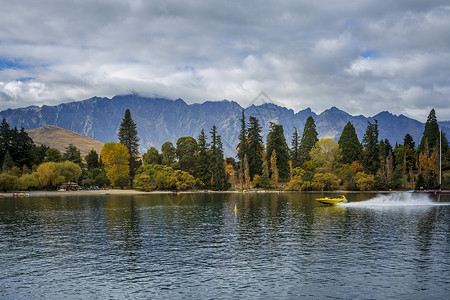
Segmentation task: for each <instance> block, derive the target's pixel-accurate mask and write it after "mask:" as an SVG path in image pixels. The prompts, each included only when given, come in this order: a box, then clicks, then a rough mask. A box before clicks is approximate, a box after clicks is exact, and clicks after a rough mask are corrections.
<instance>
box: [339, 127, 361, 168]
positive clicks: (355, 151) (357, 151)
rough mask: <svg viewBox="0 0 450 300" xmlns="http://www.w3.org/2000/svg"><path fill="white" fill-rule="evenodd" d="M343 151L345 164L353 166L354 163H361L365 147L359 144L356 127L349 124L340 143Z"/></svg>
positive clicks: (342, 160) (343, 131)
mask: <svg viewBox="0 0 450 300" xmlns="http://www.w3.org/2000/svg"><path fill="white" fill-rule="evenodd" d="M338 144H339V148H340V149H341V151H342V152H341V153H342V159H341V162H342V163H343V164H351V163H352V162H354V161H361V158H362V150H363V147H362V145H361V143H360V142H359V139H358V135H357V134H356V130H355V127H354V126H353V124H352V123H350V122H348V123H347V125H345V127H344V129H343V130H342V134H341V136H340V138H339V141H338Z"/></svg>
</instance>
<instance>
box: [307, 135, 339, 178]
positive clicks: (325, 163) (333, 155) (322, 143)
mask: <svg viewBox="0 0 450 300" xmlns="http://www.w3.org/2000/svg"><path fill="white" fill-rule="evenodd" d="M309 156H310V157H311V159H312V160H313V161H314V162H315V163H316V165H317V166H319V167H321V168H323V170H324V171H325V172H332V171H334V170H335V169H336V167H337V164H338V162H339V161H340V159H341V149H340V148H339V144H338V143H336V142H335V141H333V140H332V139H328V138H327V139H320V140H319V141H317V143H316V146H315V148H313V149H312V150H311V151H310V152H309Z"/></svg>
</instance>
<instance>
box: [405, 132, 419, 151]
mask: <svg viewBox="0 0 450 300" xmlns="http://www.w3.org/2000/svg"><path fill="white" fill-rule="evenodd" d="M403 146H408V147H409V148H411V149H414V148H415V147H416V143H414V140H413V137H412V136H411V135H410V134H409V133H407V134H406V135H405V138H404V139H403Z"/></svg>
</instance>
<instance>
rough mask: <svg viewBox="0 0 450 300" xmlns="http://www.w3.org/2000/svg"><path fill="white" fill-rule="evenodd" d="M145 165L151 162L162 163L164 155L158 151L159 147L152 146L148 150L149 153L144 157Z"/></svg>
mask: <svg viewBox="0 0 450 300" xmlns="http://www.w3.org/2000/svg"><path fill="white" fill-rule="evenodd" d="M143 161H144V165H151V164H157V165H159V164H161V162H162V157H161V155H160V154H159V152H158V149H156V148H155V147H151V148H150V149H148V150H147V153H145V154H144V157H143Z"/></svg>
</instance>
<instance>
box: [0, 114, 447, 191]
mask: <svg viewBox="0 0 450 300" xmlns="http://www.w3.org/2000/svg"><path fill="white" fill-rule="evenodd" d="M208 133H209V135H207V134H206V133H205V131H204V130H202V131H201V132H200V134H199V136H198V137H197V138H193V137H189V136H188V137H180V138H179V139H178V140H177V141H176V143H175V145H174V144H173V143H172V142H166V143H164V144H163V145H162V147H161V152H159V151H158V149H156V148H155V147H151V148H150V149H148V150H147V152H146V153H145V154H143V155H141V154H140V153H139V151H138V148H139V138H138V132H137V129H136V124H135V122H134V121H133V119H132V117H131V112H130V110H129V109H127V110H126V111H125V115H124V118H123V119H122V122H121V124H120V127H119V132H118V142H111V143H106V144H105V145H104V147H103V149H102V151H101V153H100V154H99V153H97V152H96V151H95V150H91V151H90V152H89V154H88V155H87V156H85V157H81V154H80V151H79V149H77V148H76V147H75V146H74V145H68V147H67V148H66V151H65V152H64V153H61V152H60V151H59V150H57V149H54V148H49V147H47V146H43V145H41V146H36V145H35V144H34V143H33V141H32V140H31V138H30V137H29V136H28V134H27V133H26V131H24V130H23V128H22V129H21V130H20V131H19V130H17V128H14V129H11V128H10V127H9V124H8V123H7V122H6V121H5V120H3V121H2V123H1V124H0V165H1V166H2V173H1V174H0V189H1V190H14V189H55V188H57V187H59V186H60V185H61V184H62V183H66V182H71V181H73V182H77V183H78V184H79V185H81V186H83V187H85V188H97V187H98V188H101V187H106V186H113V187H119V188H136V189H140V190H145V191H151V190H187V189H212V190H227V189H229V188H230V187H233V188H236V189H252V188H264V189H272V188H274V189H286V190H299V191H308V190H316V191H323V190H333V189H340V188H344V189H348V190H387V189H411V188H416V189H420V188H424V189H429V188H435V187H438V185H439V175H440V174H439V153H440V152H439V147H441V144H440V141H442V142H441V143H442V153H443V155H442V158H441V159H442V162H443V164H442V167H443V170H448V169H450V152H449V147H448V140H447V138H446V136H445V134H443V133H442V132H440V130H439V126H438V123H437V119H436V114H435V111H434V109H432V110H431V111H430V114H429V116H428V118H427V122H426V123H425V129H424V133H423V136H422V139H421V141H420V143H419V145H418V146H417V147H416V145H415V142H414V141H413V138H412V137H411V135H409V134H406V135H405V138H404V141H403V144H396V145H395V146H394V147H393V146H392V145H391V144H390V143H389V141H388V140H386V139H385V140H379V137H378V135H379V132H378V123H377V121H376V120H375V121H374V122H370V121H369V122H368V124H367V128H366V132H365V134H364V137H363V138H362V140H361V142H360V140H359V138H358V136H357V134H356V131H355V128H354V126H353V124H352V123H351V122H348V123H347V125H346V126H345V127H344V128H343V131H342V133H341V135H340V138H339V141H338V142H337V143H336V142H334V141H333V140H332V139H327V138H325V139H319V138H318V133H317V130H316V125H315V122H314V119H313V118H312V117H308V119H307V120H306V123H305V126H304V128H303V132H302V135H301V136H300V135H299V132H298V130H297V128H294V132H293V133H292V135H291V139H290V143H289V144H290V146H288V142H287V141H286V138H285V134H284V129H283V126H282V125H279V124H275V123H270V129H269V133H268V135H267V138H266V141H265V143H264V141H263V137H262V126H261V125H260V123H259V120H258V119H257V118H256V117H254V116H249V117H248V118H247V117H246V116H245V113H244V111H242V116H241V118H240V132H239V137H238V145H237V147H236V150H237V156H236V159H235V158H226V157H225V156H224V152H223V144H222V140H221V136H220V134H219V133H218V131H217V127H216V126H215V125H213V127H212V128H211V129H210V131H209V132H208ZM448 181H449V179H448V177H444V182H443V184H444V185H448V184H449V182H448Z"/></svg>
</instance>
